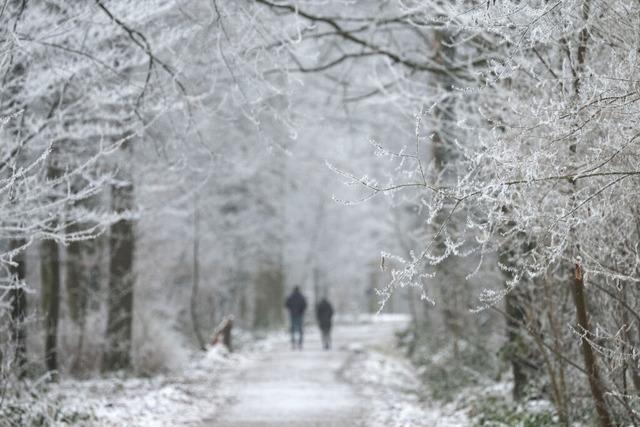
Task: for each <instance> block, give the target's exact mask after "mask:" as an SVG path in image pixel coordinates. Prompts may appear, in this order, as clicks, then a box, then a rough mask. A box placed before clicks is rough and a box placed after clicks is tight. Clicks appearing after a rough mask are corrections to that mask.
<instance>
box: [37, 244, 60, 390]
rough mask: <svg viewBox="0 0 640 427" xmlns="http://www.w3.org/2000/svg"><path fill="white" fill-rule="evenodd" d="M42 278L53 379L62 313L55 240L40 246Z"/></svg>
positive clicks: (46, 354) (46, 347) (47, 352)
mask: <svg viewBox="0 0 640 427" xmlns="http://www.w3.org/2000/svg"><path fill="white" fill-rule="evenodd" d="M40 263H41V264H40V268H41V277H42V305H43V310H44V316H45V344H44V358H45V365H46V367H47V371H48V372H49V373H50V375H52V379H56V378H57V370H58V352H57V346H58V320H59V313H60V251H59V249H58V243H57V242H55V241H54V240H44V241H43V242H42V243H41V245H40Z"/></svg>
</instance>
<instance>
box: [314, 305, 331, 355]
mask: <svg viewBox="0 0 640 427" xmlns="http://www.w3.org/2000/svg"><path fill="white" fill-rule="evenodd" d="M332 317H333V307H332V306H331V303H329V301H327V299H326V298H322V300H321V301H320V302H319V303H318V306H317V307H316V318H317V319H318V326H320V332H322V347H323V348H324V349H325V350H329V349H330V348H331V318H332Z"/></svg>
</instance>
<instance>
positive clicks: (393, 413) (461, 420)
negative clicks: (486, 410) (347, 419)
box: [344, 346, 470, 427]
mask: <svg viewBox="0 0 640 427" xmlns="http://www.w3.org/2000/svg"><path fill="white" fill-rule="evenodd" d="M352 351H353V356H352V357H351V360H350V361H349V364H348V367H347V369H345V371H344V376H345V378H346V379H347V380H348V381H349V382H351V383H352V384H354V386H355V387H356V388H357V389H358V392H359V393H360V394H362V395H363V396H364V397H365V398H366V401H367V408H366V413H367V414H368V417H367V420H366V421H365V424H364V425H366V426H367V427H454V426H468V425H470V420H469V419H468V418H467V416H466V414H465V413H464V411H462V410H458V409H457V408H456V407H457V405H456V404H454V403H451V404H447V405H443V404H441V403H439V402H438V403H435V402H434V403H431V402H429V401H428V399H426V396H428V391H427V390H426V389H425V388H424V386H423V385H422V384H421V382H420V380H419V379H418V377H417V373H416V369H415V367H413V366H412V365H411V364H410V363H409V361H407V360H406V359H405V358H403V357H402V356H400V355H398V354H396V353H394V352H393V351H392V349H391V348H390V347H389V348H381V347H377V348H371V347H369V348H366V347H365V348H361V347H355V346H354V348H352Z"/></svg>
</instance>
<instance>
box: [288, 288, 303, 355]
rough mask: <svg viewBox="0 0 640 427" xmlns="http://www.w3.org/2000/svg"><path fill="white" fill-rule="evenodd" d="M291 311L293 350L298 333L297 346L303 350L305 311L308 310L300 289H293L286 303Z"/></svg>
mask: <svg viewBox="0 0 640 427" xmlns="http://www.w3.org/2000/svg"><path fill="white" fill-rule="evenodd" d="M285 306H286V307H287V310H289V318H290V319H291V348H294V349H295V348H296V332H297V333H298V340H297V346H298V348H299V349H300V350H302V339H303V332H302V328H303V319H304V311H305V310H306V309H307V300H306V299H305V297H304V295H302V293H301V292H300V288H299V287H297V286H296V287H295V288H293V292H291V294H290V295H289V297H288V298H287V301H286V303H285Z"/></svg>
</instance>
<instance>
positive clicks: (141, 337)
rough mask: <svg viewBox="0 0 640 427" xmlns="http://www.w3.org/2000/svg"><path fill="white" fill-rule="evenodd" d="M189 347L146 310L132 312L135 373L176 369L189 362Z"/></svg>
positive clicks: (152, 373)
mask: <svg viewBox="0 0 640 427" xmlns="http://www.w3.org/2000/svg"><path fill="white" fill-rule="evenodd" d="M192 352H193V347H192V346H191V345H189V344H187V343H186V342H185V338H184V336H183V335H181V334H180V333H179V332H178V331H176V330H175V329H174V327H173V325H172V324H171V323H170V322H168V321H167V320H166V318H165V319H162V318H160V317H158V316H157V315H154V314H150V313H145V312H142V313H138V314H136V321H135V328H134V337H133V355H132V356H133V367H134V370H135V372H136V373H137V374H138V375H143V376H150V375H154V374H158V373H167V372H176V371H180V370H181V369H184V367H185V366H187V364H188V362H189V356H190V355H191V354H192Z"/></svg>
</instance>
